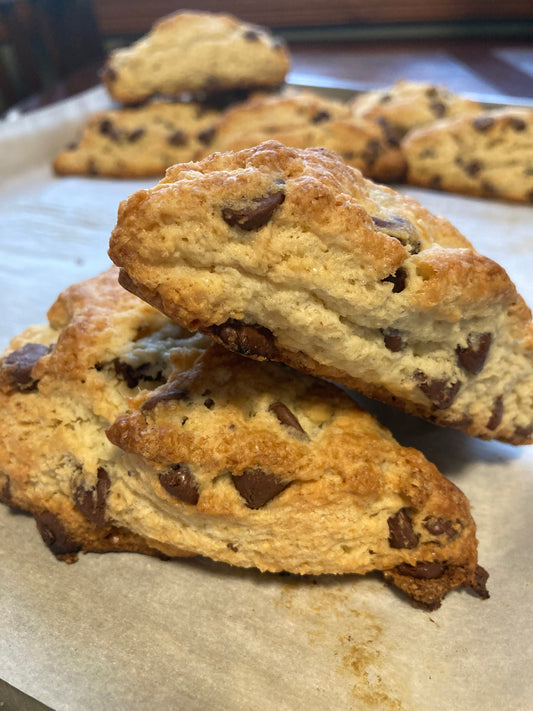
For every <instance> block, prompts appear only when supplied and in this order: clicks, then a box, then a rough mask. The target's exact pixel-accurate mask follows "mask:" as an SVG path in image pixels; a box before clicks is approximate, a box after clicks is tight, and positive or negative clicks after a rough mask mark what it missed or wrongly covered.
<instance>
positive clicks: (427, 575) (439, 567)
mask: <svg viewBox="0 0 533 711" xmlns="http://www.w3.org/2000/svg"><path fill="white" fill-rule="evenodd" d="M445 571H446V566H445V565H444V563H439V561H437V560H435V561H421V562H419V563H417V564H416V565H409V564H408V563H400V565H398V566H396V572H397V573H399V574H400V575H408V576H409V577H411V578H417V580H432V579H434V578H441V577H442V576H443V575H444V573H445Z"/></svg>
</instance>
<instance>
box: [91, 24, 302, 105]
mask: <svg viewBox="0 0 533 711" xmlns="http://www.w3.org/2000/svg"><path fill="white" fill-rule="evenodd" d="M289 65H290V58H289V53H288V51H287V49H286V47H285V44H284V43H283V42H282V41H281V40H280V39H277V38H274V37H273V36H272V35H271V34H270V32H269V31H268V30H266V29H265V28H263V27H258V26H256V25H250V24H247V23H244V22H241V21H240V20H238V19H237V18H235V17H232V16H231V15H225V14H213V13H209V12H191V11H182V12H177V13H175V14H173V15H169V16H168V17H164V18H162V19H161V20H158V21H157V22H156V23H155V24H154V26H153V27H152V29H151V31H150V32H149V33H148V34H147V35H145V36H144V37H142V38H141V39H140V40H138V41H137V42H135V43H134V44H132V45H131V46H130V47H126V48H122V49H118V50H115V51H114V52H113V53H112V54H111V56H110V57H109V59H108V61H107V63H106V66H105V68H104V70H103V72H102V80H103V81H104V83H105V85H106V87H107V90H108V91H109V93H110V94H111V96H112V97H113V98H114V99H116V100H117V101H121V102H123V103H125V104H131V103H137V102H139V101H144V100H145V99H147V98H149V97H150V96H152V95H154V94H163V95H167V96H179V95H181V94H184V93H189V94H201V95H204V94H212V93H215V92H223V91H231V90H234V89H250V90H255V89H274V88H276V87H278V86H279V85H280V84H282V83H283V81H284V79H285V75H286V74H287V72H288V70H289Z"/></svg>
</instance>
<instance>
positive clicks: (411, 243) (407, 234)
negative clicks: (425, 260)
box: [372, 215, 420, 254]
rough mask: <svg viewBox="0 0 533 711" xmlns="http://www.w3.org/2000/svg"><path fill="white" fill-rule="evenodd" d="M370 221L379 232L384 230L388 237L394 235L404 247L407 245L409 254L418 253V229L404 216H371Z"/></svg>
mask: <svg viewBox="0 0 533 711" xmlns="http://www.w3.org/2000/svg"><path fill="white" fill-rule="evenodd" d="M372 222H373V223H374V225H375V227H377V229H378V230H379V231H380V232H384V233H385V234H386V235H389V237H394V238H395V239H397V240H398V241H399V242H401V243H402V244H403V245H404V247H408V249H409V251H410V253H411V254H418V252H419V251H420V239H419V238H418V231H417V229H416V227H415V226H414V225H413V223H412V222H409V220H407V219H406V218H405V217H402V216H401V215H392V216H391V217H389V218H388V219H386V220H385V219H383V218H381V217H372Z"/></svg>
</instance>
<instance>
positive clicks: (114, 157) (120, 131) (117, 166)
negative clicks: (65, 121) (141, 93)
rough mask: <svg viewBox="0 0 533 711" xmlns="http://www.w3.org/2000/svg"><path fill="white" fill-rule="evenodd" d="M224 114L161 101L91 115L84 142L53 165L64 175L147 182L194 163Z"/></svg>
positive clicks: (190, 105) (191, 105)
mask: <svg viewBox="0 0 533 711" xmlns="http://www.w3.org/2000/svg"><path fill="white" fill-rule="evenodd" d="M218 117H219V112H218V111H216V110H214V109H207V108H205V107H204V106H202V105H201V104H197V103H185V102H156V103H152V104H147V105H145V106H140V107H138V108H123V109H120V108H119V109H112V110H109V111H103V112H100V113H98V114H95V115H93V116H91V117H90V118H89V120H88V122H87V124H86V126H85V127H84V129H83V134H82V137H81V140H80V141H79V143H77V144H75V145H73V146H72V147H70V148H68V149H67V150H65V151H62V152H61V153H60V154H59V155H58V156H57V157H56V159H55V161H54V170H55V171H56V173H59V174H61V175H69V174H74V175H100V176H108V177H120V178H128V177H145V176H152V175H155V176H160V175H163V174H164V172H165V170H166V168H168V166H170V165H173V164H174V163H184V162H186V161H189V160H193V159H194V158H195V157H196V156H197V155H198V154H199V153H200V152H201V149H202V148H203V147H204V146H205V144H206V143H207V142H209V140H210V138H211V126H212V124H213V123H214V122H215V121H216V120H217V119H218Z"/></svg>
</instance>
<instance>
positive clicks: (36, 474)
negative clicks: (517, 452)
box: [0, 269, 487, 608]
mask: <svg viewBox="0 0 533 711" xmlns="http://www.w3.org/2000/svg"><path fill="white" fill-rule="evenodd" d="M116 277H117V273H116V270H114V269H111V270H109V271H108V272H106V273H104V274H102V275H99V276H98V277H95V278H93V279H90V280H87V281H86V282H82V283H80V284H77V285H73V286H72V287H69V288H68V289H67V290H66V291H65V292H64V293H63V294H62V295H61V296H60V297H59V299H58V301H57V302H56V303H55V304H54V306H53V307H52V309H51V310H50V312H49V317H50V323H49V324H48V325H43V326H34V327H31V328H29V329H27V330H26V331H25V332H23V333H22V334H21V335H20V336H18V337H16V338H15V339H13V342H12V344H11V347H10V348H9V349H8V351H7V352H6V353H5V354H4V356H3V358H2V360H1V361H0V405H1V407H2V412H3V413H4V417H3V418H2V421H1V422H0V435H1V437H0V499H1V500H3V501H4V502H5V503H7V504H8V505H10V506H12V507H13V508H20V509H23V510H26V511H30V512H31V513H32V514H33V515H34V516H35V519H36V521H37V524H38V527H39V530H40V532H41V534H42V537H43V539H44V541H45V543H46V544H47V545H48V546H49V547H50V549H51V550H52V552H53V553H54V554H55V555H57V556H58V557H60V558H62V559H66V560H69V561H72V560H75V558H76V555H77V553H78V552H79V551H80V550H83V551H108V550H132V551H138V552H142V553H151V554H158V553H159V554H164V555H168V556H189V555H198V554H199V555H204V556H209V557H211V558H213V559H215V560H219V561H224V562H226V563H229V564H232V565H237V566H243V567H250V566H254V567H257V568H259V569H260V570H264V571H274V572H275V571H282V570H286V571H290V572H293V573H302V574H303V573H314V574H320V573H345V572H355V573H360V574H364V573H366V572H369V571H371V570H378V571H381V572H382V573H383V574H384V576H385V577H386V579H388V580H390V581H391V582H392V583H393V584H394V585H396V586H397V587H398V588H400V589H402V590H404V591H405V592H406V593H407V594H408V595H409V596H410V598H411V599H412V601H413V602H414V603H415V604H417V605H422V606H424V607H428V608H434V607H437V606H438V605H439V604H440V600H441V598H442V597H443V596H444V595H445V594H446V593H447V592H448V591H449V590H452V589H454V588H457V587H466V588H471V589H473V591H474V592H476V593H477V594H478V595H480V596H481V597H486V596H487V592H486V589H485V586H484V583H485V579H486V573H485V572H484V571H483V570H482V569H481V568H480V567H479V566H478V565H477V542H476V536H475V524H474V522H473V520H472V516H471V514H470V508H469V505H468V502H467V500H466V498H465V496H464V495H463V494H462V493H461V492H460V491H459V489H457V487H455V486H454V485H453V484H452V483H450V482H449V481H448V480H447V479H445V478H444V477H443V476H441V475H440V474H439V472H438V471H437V469H436V468H435V467H434V466H433V465H432V464H430V463H429V462H428V461H427V460H426V459H425V458H424V456H423V455H422V454H420V453H419V452H417V451H416V450H414V449H408V448H404V447H401V446H400V445H399V444H398V443H397V442H395V440H394V439H393V437H392V435H391V434H390V433H389V432H388V431H387V430H386V429H385V428H383V427H381V426H380V425H379V424H378V423H377V422H376V420H375V419H374V418H373V417H372V416H371V415H370V414H368V413H366V412H365V411H363V410H362V409H360V408H359V407H358V406H357V405H356V404H355V403H354V402H353V401H352V399H351V398H349V397H348V396H347V395H346V394H345V393H344V392H342V391H341V390H340V389H338V388H336V387H335V386H333V385H331V384H328V383H325V382H323V381H320V380H316V379H314V378H311V377H309V376H304V375H302V374H299V373H296V372H295V371H292V370H291V369H289V368H287V367H286V366H283V365H280V364H277V363H257V362H255V361H253V360H250V359H246V358H243V357H241V356H239V355H236V354H234V353H231V352H230V351H228V350H226V349H224V348H222V347H221V346H219V345H213V346H211V347H210V348H208V349H207V350H205V351H204V350H203V349H204V348H205V345H206V342H208V339H202V338H201V337H198V336H192V337H191V336H190V335H189V334H187V333H185V332H183V330H182V329H180V328H179V327H178V326H176V325H175V324H172V323H171V322H169V321H168V319H166V318H165V317H164V316H162V315H161V314H159V313H158V312H156V311H155V310H153V309H152V308H151V307H150V306H148V305H147V304H145V303H143V302H142V301H140V300H139V299H137V298H136V297H134V296H132V295H131V294H129V293H127V292H126V291H125V290H123V289H122V288H121V287H119V285H118V283H117V278H116ZM106 430H107V432H108V435H109V439H108V438H107V437H106Z"/></svg>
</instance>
